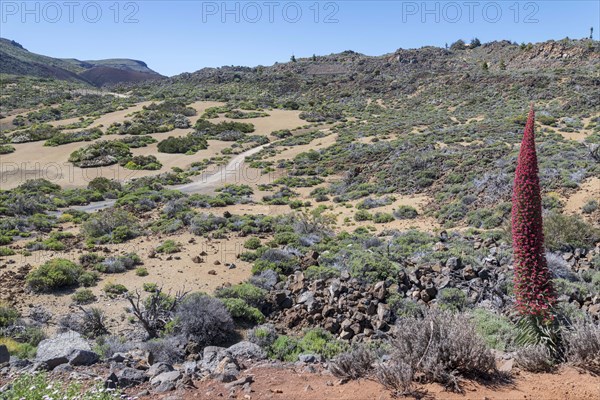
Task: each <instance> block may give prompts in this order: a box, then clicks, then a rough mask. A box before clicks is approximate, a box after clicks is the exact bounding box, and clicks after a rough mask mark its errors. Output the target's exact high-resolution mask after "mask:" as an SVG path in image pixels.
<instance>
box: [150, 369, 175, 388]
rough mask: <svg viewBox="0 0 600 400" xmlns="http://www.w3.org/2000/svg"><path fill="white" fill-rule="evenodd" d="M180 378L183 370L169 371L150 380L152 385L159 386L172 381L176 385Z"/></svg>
mask: <svg viewBox="0 0 600 400" xmlns="http://www.w3.org/2000/svg"><path fill="white" fill-rule="evenodd" d="M179 379H181V371H168V372H163V373H162V374H159V375H157V376H155V377H154V378H152V379H151V380H150V384H151V385H152V386H158V385H161V384H164V383H172V384H173V385H175V382H177V381H178V380H179Z"/></svg>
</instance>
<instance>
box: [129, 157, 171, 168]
mask: <svg viewBox="0 0 600 400" xmlns="http://www.w3.org/2000/svg"><path fill="white" fill-rule="evenodd" d="M123 167H124V168H126V169H132V170H147V171H156V170H159V169H161V168H162V164H161V162H160V161H158V158H156V157H155V156H153V155H148V156H135V157H133V158H132V159H131V160H129V161H127V162H126V163H124V165H123Z"/></svg>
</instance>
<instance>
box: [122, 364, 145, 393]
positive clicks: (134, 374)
mask: <svg viewBox="0 0 600 400" xmlns="http://www.w3.org/2000/svg"><path fill="white" fill-rule="evenodd" d="M116 376H117V379H118V383H117V386H118V387H120V388H123V389H125V388H129V387H133V386H137V385H140V384H142V383H144V382H146V380H148V377H147V376H146V373H145V372H144V371H140V370H137V369H135V368H124V369H122V370H121V371H119V372H117V375H116Z"/></svg>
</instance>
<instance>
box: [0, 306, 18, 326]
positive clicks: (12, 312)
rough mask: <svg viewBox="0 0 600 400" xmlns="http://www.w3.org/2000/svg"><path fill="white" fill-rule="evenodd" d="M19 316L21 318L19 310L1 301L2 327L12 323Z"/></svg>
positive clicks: (0, 318) (0, 323) (0, 324)
mask: <svg viewBox="0 0 600 400" xmlns="http://www.w3.org/2000/svg"><path fill="white" fill-rule="evenodd" d="M17 318H19V312H18V311H17V310H16V309H15V308H13V307H11V306H9V305H7V304H3V303H0V328H6V327H7V326H9V325H12V324H13V323H14V322H15V321H16V320H17Z"/></svg>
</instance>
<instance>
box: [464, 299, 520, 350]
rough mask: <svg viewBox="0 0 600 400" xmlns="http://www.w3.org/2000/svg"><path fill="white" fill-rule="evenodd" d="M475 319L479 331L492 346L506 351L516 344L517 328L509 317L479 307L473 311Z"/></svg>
mask: <svg viewBox="0 0 600 400" xmlns="http://www.w3.org/2000/svg"><path fill="white" fill-rule="evenodd" d="M473 321H474V323H475V329H476V330H477V333H478V334H479V335H480V336H481V337H482V338H483V340H484V341H485V343H486V344H487V345H488V346H489V347H490V348H492V349H496V350H501V351H506V350H508V349H510V348H511V347H512V345H513V344H514V340H515V338H516V337H517V329H516V327H515V326H514V325H513V324H512V323H511V322H510V321H509V319H508V318H506V317H504V316H502V315H497V314H494V313H493V312H491V311H488V310H485V309H483V308H477V309H475V310H474V311H473Z"/></svg>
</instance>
